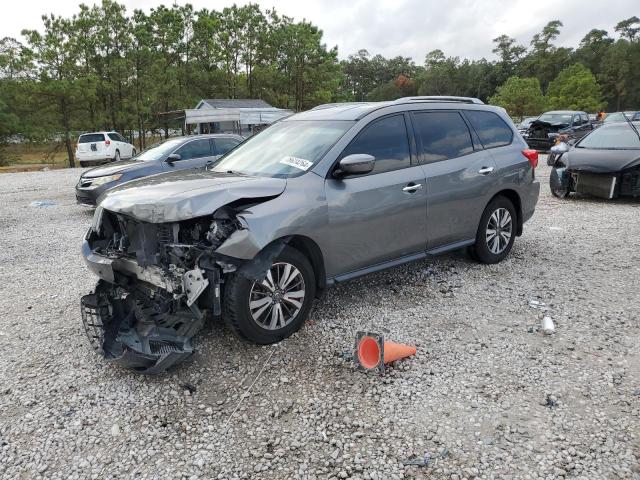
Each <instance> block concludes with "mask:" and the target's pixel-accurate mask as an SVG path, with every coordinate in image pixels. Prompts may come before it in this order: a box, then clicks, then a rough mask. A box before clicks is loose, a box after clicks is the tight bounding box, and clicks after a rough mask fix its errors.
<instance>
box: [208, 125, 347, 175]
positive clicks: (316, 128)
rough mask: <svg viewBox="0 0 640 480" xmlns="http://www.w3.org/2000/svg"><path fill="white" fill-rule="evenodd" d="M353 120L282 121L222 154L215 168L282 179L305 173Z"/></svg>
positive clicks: (219, 170)
mask: <svg viewBox="0 0 640 480" xmlns="http://www.w3.org/2000/svg"><path fill="white" fill-rule="evenodd" d="M353 123H354V122H350V121H336V120H314V121H306V120H298V121H295V120H290V121H285V122H278V123H275V124H273V125H271V126H270V127H269V128H267V129H265V130H263V131H262V132H260V133H259V134H257V135H255V136H254V137H251V138H250V139H249V140H247V141H245V142H244V143H242V144H240V145H239V146H238V147H236V148H235V149H234V150H232V151H231V152H229V153H228V154H227V155H225V156H224V157H222V158H221V159H220V161H218V162H217V163H216V164H215V165H214V166H213V167H212V170H213V171H214V172H228V171H233V172H238V173H245V174H247V175H258V176H266V177H280V178H286V177H293V176H296V175H301V174H302V173H304V172H306V171H307V170H309V169H310V168H311V167H312V166H313V165H314V164H315V163H316V162H318V161H319V160H320V159H321V158H322V157H323V156H324V154H325V153H327V151H328V150H329V149H330V148H331V147H332V146H333V145H334V144H335V143H336V142H337V141H338V140H339V139H340V137H342V135H344V134H345V132H346V131H347V130H349V128H351V126H353Z"/></svg>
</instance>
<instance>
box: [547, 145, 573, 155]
mask: <svg viewBox="0 0 640 480" xmlns="http://www.w3.org/2000/svg"><path fill="white" fill-rule="evenodd" d="M568 151H569V145H567V144H566V143H564V142H560V143H559V144H558V145H554V146H553V147H551V153H553V154H555V155H562V154H563V153H567V152H568Z"/></svg>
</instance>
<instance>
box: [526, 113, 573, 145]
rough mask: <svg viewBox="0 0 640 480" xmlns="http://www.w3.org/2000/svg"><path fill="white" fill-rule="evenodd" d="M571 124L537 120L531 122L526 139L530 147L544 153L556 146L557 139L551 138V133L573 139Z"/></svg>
mask: <svg viewBox="0 0 640 480" xmlns="http://www.w3.org/2000/svg"><path fill="white" fill-rule="evenodd" d="M570 130H571V129H570V128H569V124H566V123H549V122H545V121H543V120H535V121H533V122H531V125H530V126H529V129H528V130H527V133H526V135H523V136H524V139H525V140H526V142H527V145H529V147H531V148H533V149H535V150H540V151H543V152H546V151H548V150H549V149H550V148H551V147H553V145H554V144H555V139H554V138H550V137H549V134H550V133H559V134H563V135H566V136H567V138H572V132H571V131H570Z"/></svg>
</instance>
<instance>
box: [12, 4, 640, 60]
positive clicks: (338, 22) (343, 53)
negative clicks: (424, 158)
mask: <svg viewBox="0 0 640 480" xmlns="http://www.w3.org/2000/svg"><path fill="white" fill-rule="evenodd" d="M5 2H6V3H5ZM3 3H4V5H3V14H2V16H0V38H1V37H4V36H12V37H16V38H19V37H20V31H21V30H22V29H24V28H29V29H42V21H41V16H42V15H43V14H48V13H55V14H56V15H62V16H68V17H70V16H71V15H73V14H74V13H76V12H77V11H78V4H79V3H80V2H79V1H78V0H54V1H51V0H28V1H27V2H25V3H22V2H13V1H9V0H4V1H3ZM84 3H87V4H91V3H94V2H93V0H85V2H84ZM119 3H121V4H124V5H126V7H127V9H128V11H129V12H132V11H133V10H134V9H143V10H146V11H149V10H150V9H151V8H153V7H156V6H158V5H160V4H162V3H164V4H166V5H170V4H172V3H174V0H166V1H164V2H163V1H162V0H119ZM175 3H177V4H184V3H191V4H192V5H193V6H194V8H195V9H196V10H198V9H200V8H207V9H210V10H211V9H217V10H220V9H222V8H224V7H225V6H229V5H232V4H233V3H236V4H238V5H242V4H245V3H249V2H246V1H242V0H236V1H233V0H231V1H227V0H190V1H186V0H177V1H175ZM252 3H258V4H259V5H260V6H261V7H262V9H263V10H265V9H268V8H269V9H270V8H275V9H276V10H277V11H278V12H279V13H281V14H284V15H287V16H289V17H293V18H294V19H295V20H302V19H306V20H308V21H311V22H312V23H313V24H315V25H317V26H318V27H319V28H321V29H322V30H323V32H324V41H325V43H326V44H327V46H328V47H330V48H331V47H333V46H337V47H338V54H339V57H340V58H346V57H347V56H348V55H349V54H352V53H355V52H357V51H358V50H359V49H363V48H364V49H367V50H368V51H369V52H370V53H371V54H377V53H380V54H382V55H384V56H385V57H394V56H397V55H401V56H405V57H411V58H413V60H414V61H415V62H416V63H417V64H422V63H423V62H424V58H425V56H426V54H427V53H428V52H429V51H431V50H434V49H436V48H439V49H441V50H442V51H443V52H444V53H445V55H447V56H459V57H462V58H472V59H479V58H482V57H484V58H487V59H494V58H495V55H494V54H493V53H492V52H491V50H492V49H493V44H492V41H491V40H492V39H493V38H495V37H497V36H499V35H502V34H507V35H509V36H511V37H514V38H515V39H516V40H517V41H518V43H520V44H522V45H525V46H528V45H529V42H530V41H531V37H532V36H533V35H534V34H535V33H537V32H539V31H540V30H541V29H542V27H543V26H544V25H545V24H546V23H547V22H548V21H550V20H554V19H559V20H561V21H562V22H563V23H564V27H563V28H562V29H561V34H560V37H559V38H558V40H557V43H558V44H559V45H562V46H568V47H576V46H577V45H578V43H579V42H580V40H581V39H582V37H584V35H585V34H586V33H587V32H588V31H589V30H591V29H592V28H599V29H604V30H607V31H608V32H609V34H610V35H614V33H615V32H614V26H615V25H616V23H618V22H619V21H620V20H623V19H626V18H629V17H631V16H633V15H638V16H640V1H639V0H562V1H558V0H449V1H447V0H322V1H320V0H254V1H253V2H252Z"/></svg>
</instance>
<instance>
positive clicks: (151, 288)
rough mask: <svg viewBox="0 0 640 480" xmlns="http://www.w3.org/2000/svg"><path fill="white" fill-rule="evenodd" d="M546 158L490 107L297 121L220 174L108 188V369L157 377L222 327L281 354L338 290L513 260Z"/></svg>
mask: <svg viewBox="0 0 640 480" xmlns="http://www.w3.org/2000/svg"><path fill="white" fill-rule="evenodd" d="M537 158H538V157H537V153H536V152H535V151H531V150H528V149H527V144H526V143H525V142H524V140H523V139H522V137H521V136H520V134H519V133H518V131H517V129H516V128H515V126H514V125H513V123H512V122H511V120H510V119H509V117H508V116H507V115H506V113H505V111H504V110H503V109H501V108H497V107H492V106H488V105H484V104H483V103H482V102H481V101H479V100H477V99H469V98H459V97H413V98H403V99H400V100H396V101H392V102H380V103H352V104H332V105H323V106H320V107H316V108H314V109H313V110H310V111H307V112H304V113H299V114H297V115H293V116H291V117H289V118H287V119H285V120H282V121H280V122H278V123H276V124H273V125H272V126H270V127H269V128H267V129H266V130H264V131H263V132H261V133H260V134H258V135H256V136H255V137H253V138H251V139H249V140H248V141H246V142H244V143H243V144H241V145H240V146H238V147H237V148H236V149H234V150H232V151H231V152H229V153H228V154H226V155H225V156H223V157H222V158H221V159H219V160H218V161H217V162H216V163H215V164H214V165H213V166H211V167H209V168H208V169H207V170H201V171H183V172H175V173H168V174H161V175H155V176H152V177H148V178H144V179H140V180H133V181H131V182H128V183H126V184H125V185H122V186H120V187H116V188H114V189H111V190H109V191H108V192H106V193H105V195H104V197H103V198H101V199H100V200H101V201H100V205H99V207H98V208H97V209H96V212H95V216H94V220H93V224H92V226H91V228H90V229H89V231H88V233H87V235H86V238H85V240H84V243H83V246H82V251H83V255H84V258H85V260H86V263H87V265H88V266H89V268H90V269H91V270H92V271H93V272H94V273H95V274H96V275H97V276H98V277H99V278H100V281H99V282H98V285H97V286H96V289H95V292H94V293H92V294H89V295H85V296H84V297H83V298H82V315H83V322H84V326H85V329H86V331H87V333H88V335H89V338H90V341H91V342H92V344H93V345H94V347H95V348H96V350H98V351H99V352H101V353H102V354H103V355H104V356H105V357H106V358H107V359H108V360H111V361H113V362H114V363H117V364H120V365H123V366H126V367H128V368H132V369H134V370H136V371H139V372H145V373H155V372H160V371H163V370H165V369H166V368H168V367H169V366H171V365H174V364H176V363H178V362H180V361H181V360H183V359H184V358H186V357H187V356H189V355H190V354H191V353H192V349H193V347H192V344H191V339H192V337H193V336H194V335H195V334H196V333H197V332H198V331H199V330H200V328H201V327H202V326H203V324H204V322H205V321H206V320H207V319H208V318H209V317H213V316H222V317H223V319H224V320H225V322H226V324H227V325H228V326H229V327H230V328H231V329H232V330H233V331H234V332H235V333H237V334H239V335H240V336H242V337H244V338H246V339H249V340H251V341H253V342H256V343H259V344H268V343H273V342H277V341H280V340H282V339H283V338H286V337H288V336H289V335H291V334H292V333H293V332H295V331H296V330H298V329H299V328H300V327H301V326H302V324H303V323H304V321H305V319H306V318H307V316H308V314H309V311H310V309H311V305H312V302H313V299H314V298H315V297H318V296H320V295H321V294H322V292H324V291H325V289H326V288H327V287H330V286H331V285H334V284H336V283H339V282H344V281H347V280H350V279H353V278H356V277H359V276H361V275H364V274H367V273H371V272H375V271H379V270H382V269H385V268H389V267H392V266H395V265H400V264H403V263H406V262H410V261H413V260H418V259H422V258H426V257H429V256H432V255H438V254H441V253H444V252H448V251H451V250H456V249H461V248H465V247H466V248H468V249H469V251H470V253H471V255H472V256H473V257H474V258H475V259H477V260H478V261H480V262H483V263H496V262H499V261H501V260H502V259H503V258H505V256H507V254H508V253H509V251H510V250H511V247H512V245H513V242H514V240H515V237H516V236H518V235H520V234H521V233H522V228H523V224H524V222H525V221H527V220H528V219H529V218H530V217H531V216H532V215H533V212H534V209H535V205H536V202H537V199H538V193H539V183H538V181H537V180H536V179H535V170H534V169H535V167H536V166H537Z"/></svg>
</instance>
